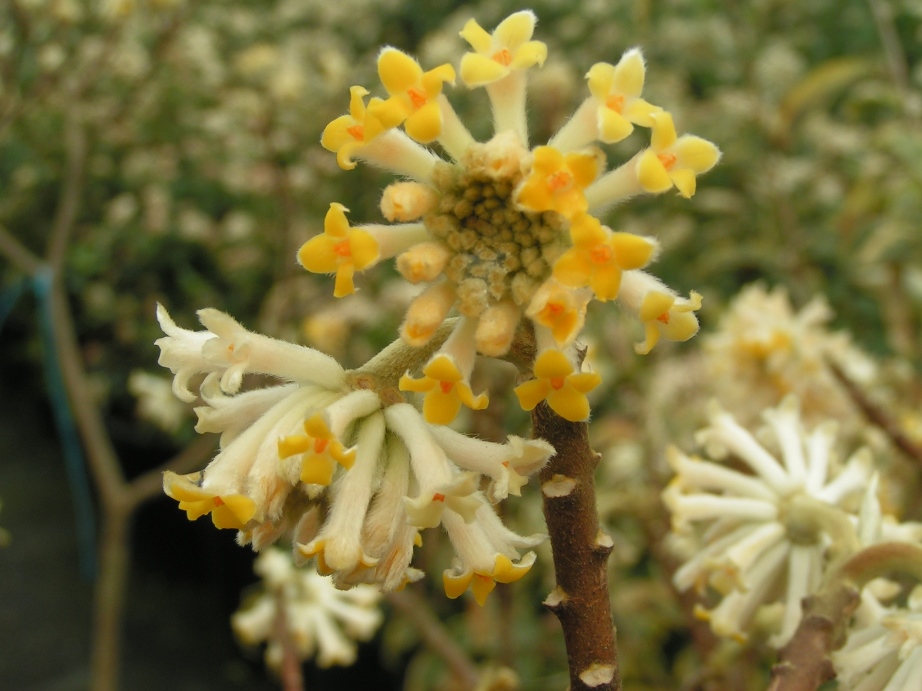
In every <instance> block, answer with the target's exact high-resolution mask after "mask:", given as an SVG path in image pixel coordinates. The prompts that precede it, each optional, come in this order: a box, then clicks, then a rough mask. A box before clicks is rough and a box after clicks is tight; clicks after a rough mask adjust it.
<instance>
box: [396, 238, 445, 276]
mask: <svg viewBox="0 0 922 691" xmlns="http://www.w3.org/2000/svg"><path fill="white" fill-rule="evenodd" d="M451 256H452V252H451V250H450V249H449V248H448V247H446V246H445V245H443V244H442V243H440V242H421V243H419V244H418V245H414V246H413V247H411V248H410V249H408V250H407V251H406V252H404V253H403V254H401V255H400V256H399V257H397V270H398V271H399V272H400V275H401V276H403V277H404V278H405V279H407V280H408V281H409V282H410V283H420V282H424V281H434V280H435V279H436V278H438V277H439V276H440V275H441V274H442V272H443V271H444V270H445V265H446V264H447V263H448V260H449V259H450V258H451Z"/></svg>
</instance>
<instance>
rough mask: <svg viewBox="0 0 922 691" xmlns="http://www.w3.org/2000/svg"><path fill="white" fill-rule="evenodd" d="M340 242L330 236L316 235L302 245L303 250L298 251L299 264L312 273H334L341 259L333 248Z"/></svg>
mask: <svg viewBox="0 0 922 691" xmlns="http://www.w3.org/2000/svg"><path fill="white" fill-rule="evenodd" d="M339 242H341V241H339V240H335V239H333V238H331V237H330V236H329V235H315V236H314V237H312V238H311V239H310V240H308V241H307V242H305V243H304V244H303V245H301V249H299V250H298V263H299V264H301V266H303V267H304V268H305V269H307V270H308V271H310V272H311V273H315V274H329V273H333V272H334V271H336V267H337V260H338V259H339V257H338V256H337V255H336V253H335V252H334V251H333V247H334V246H335V245H336V244H338V243H339Z"/></svg>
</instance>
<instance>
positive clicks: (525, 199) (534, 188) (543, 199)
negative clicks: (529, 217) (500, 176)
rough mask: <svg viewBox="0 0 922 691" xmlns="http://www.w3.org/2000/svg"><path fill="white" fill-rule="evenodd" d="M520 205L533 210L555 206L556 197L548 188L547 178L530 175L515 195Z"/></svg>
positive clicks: (545, 209)
mask: <svg viewBox="0 0 922 691" xmlns="http://www.w3.org/2000/svg"><path fill="white" fill-rule="evenodd" d="M515 200H516V202H518V204H519V205H520V206H523V207H525V208H526V209H530V210H531V211H548V210H550V209H553V208H554V198H553V197H552V196H551V193H550V191H549V190H548V188H547V184H546V181H545V178H543V177H538V176H534V175H533V176H530V177H529V178H528V179H526V181H525V184H524V185H522V186H521V187H520V188H519V191H518V194H517V195H516V197H515Z"/></svg>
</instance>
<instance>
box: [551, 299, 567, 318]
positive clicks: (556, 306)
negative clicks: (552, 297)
mask: <svg viewBox="0 0 922 691" xmlns="http://www.w3.org/2000/svg"><path fill="white" fill-rule="evenodd" d="M564 309H566V308H565V307H564V306H563V305H561V304H560V303H559V302H549V303H548V304H547V310H548V312H550V313H551V314H553V315H558V314H561V313H562V312H563V311H564Z"/></svg>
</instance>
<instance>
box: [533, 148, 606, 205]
mask: <svg viewBox="0 0 922 691" xmlns="http://www.w3.org/2000/svg"><path fill="white" fill-rule="evenodd" d="M598 174H599V155H598V154H596V153H590V152H584V151H581V152H574V153H569V154H566V155H564V154H562V153H560V152H559V151H558V150H557V149H555V148H554V147H551V146H539V147H537V148H536V149H535V150H534V152H533V161H532V168H531V173H530V174H529V176H528V177H527V178H526V179H525V182H524V183H523V184H522V186H521V187H520V188H519V190H518V194H517V197H516V201H517V202H518V203H519V205H520V206H522V207H524V208H526V209H528V210H529V211H556V212H558V213H559V214H561V215H563V216H565V217H566V218H568V219H573V218H576V217H577V216H579V215H581V214H584V213H586V210H587V209H588V206H589V205H588V204H587V203H586V197H585V196H584V195H583V190H584V189H586V187H588V186H589V184H590V183H591V182H592V181H593V180H595V179H596V176H598Z"/></svg>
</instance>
